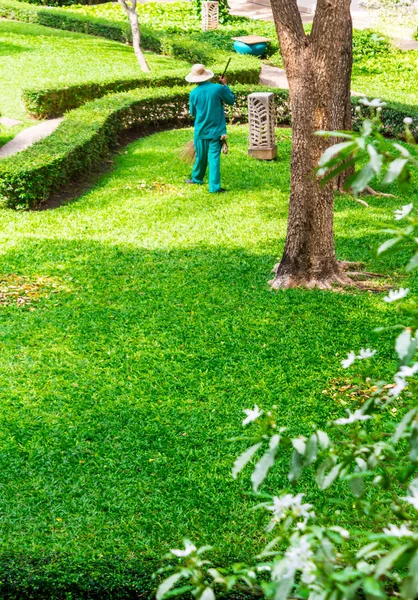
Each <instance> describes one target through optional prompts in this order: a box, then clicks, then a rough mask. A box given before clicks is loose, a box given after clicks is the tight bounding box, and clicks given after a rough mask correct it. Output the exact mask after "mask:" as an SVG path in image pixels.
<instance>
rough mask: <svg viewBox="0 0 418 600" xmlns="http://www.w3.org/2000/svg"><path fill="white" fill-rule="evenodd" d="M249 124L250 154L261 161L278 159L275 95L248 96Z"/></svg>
mask: <svg viewBox="0 0 418 600" xmlns="http://www.w3.org/2000/svg"><path fill="white" fill-rule="evenodd" d="M248 124H249V138H250V139H249V148H248V154H249V155H250V156H252V157H254V158H258V159H260V160H272V159H274V158H276V156H277V145H276V135H275V126H276V108H275V105H274V94H272V93H271V92H260V93H254V94H250V95H249V96H248Z"/></svg>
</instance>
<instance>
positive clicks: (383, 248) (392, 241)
mask: <svg viewBox="0 0 418 600" xmlns="http://www.w3.org/2000/svg"><path fill="white" fill-rule="evenodd" d="M401 239H402V238H401V237H395V238H390V239H389V240H386V242H383V244H382V245H381V246H379V248H378V249H377V254H383V252H386V250H389V248H392V246H394V245H395V244H397V243H398V242H400V241H401ZM416 256H418V252H417V254H416Z"/></svg>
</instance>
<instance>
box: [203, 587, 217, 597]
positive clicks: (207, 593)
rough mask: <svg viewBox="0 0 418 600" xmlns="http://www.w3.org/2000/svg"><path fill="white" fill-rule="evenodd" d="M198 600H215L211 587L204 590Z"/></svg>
mask: <svg viewBox="0 0 418 600" xmlns="http://www.w3.org/2000/svg"><path fill="white" fill-rule="evenodd" d="M200 600H215V594H214V593H213V589H212V588H211V587H207V588H205V589H204V590H203V592H202V594H201V596H200Z"/></svg>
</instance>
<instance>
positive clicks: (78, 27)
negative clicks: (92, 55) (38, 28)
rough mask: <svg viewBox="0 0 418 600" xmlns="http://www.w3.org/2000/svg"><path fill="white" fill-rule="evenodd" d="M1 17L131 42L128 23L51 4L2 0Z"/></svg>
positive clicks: (0, 6)
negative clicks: (41, 4)
mask: <svg viewBox="0 0 418 600" xmlns="http://www.w3.org/2000/svg"><path fill="white" fill-rule="evenodd" d="M0 17H3V18H5V19H12V20H15V21H23V22H25V23H37V24H38V25H44V26H45V27H53V28H55V29H63V30H65V31H73V32H75V33H87V34H89V35H97V36H99V37H104V38H107V39H109V40H115V41H117V42H123V43H129V42H130V41H131V31H130V27H129V25H128V23H126V24H125V23H114V22H113V21H108V20H107V19H99V18H97V17H94V18H92V17H85V16H84V15H77V14H75V13H72V12H69V11H66V10H62V9H60V8H55V7H49V6H37V5H35V4H28V3H26V2H19V1H18V0H1V2H0Z"/></svg>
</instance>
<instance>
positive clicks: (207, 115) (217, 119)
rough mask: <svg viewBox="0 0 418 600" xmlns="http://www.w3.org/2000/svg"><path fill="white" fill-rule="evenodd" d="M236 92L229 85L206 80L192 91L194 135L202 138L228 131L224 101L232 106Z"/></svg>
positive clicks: (212, 136)
mask: <svg viewBox="0 0 418 600" xmlns="http://www.w3.org/2000/svg"><path fill="white" fill-rule="evenodd" d="M234 102H235V98H234V94H233V93H232V92H231V90H230V89H229V87H228V86H227V85H221V84H219V83H212V82H210V81H205V82H204V83H200V84H199V85H198V86H197V87H196V88H195V89H194V90H192V92H191V93H190V114H191V115H192V117H195V122H194V135H195V137H199V138H200V139H202V140H211V139H215V138H220V137H221V135H224V134H225V133H226V120H225V112H224V106H223V105H224V103H225V104H229V105H230V106H232V105H233V104H234Z"/></svg>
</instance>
